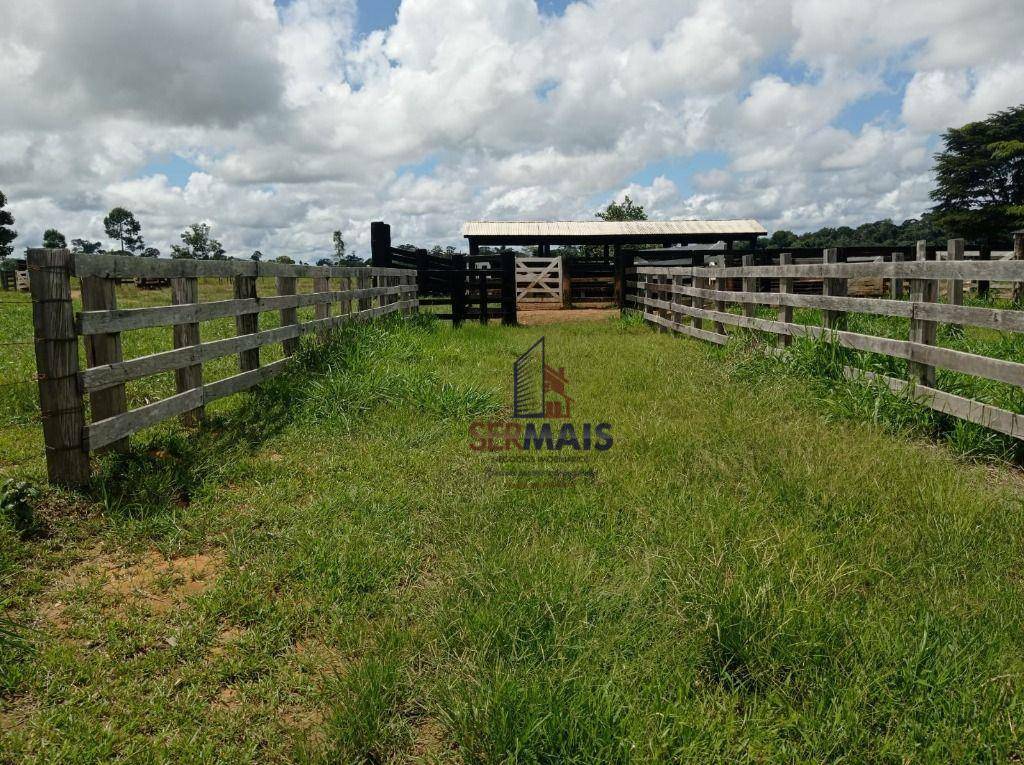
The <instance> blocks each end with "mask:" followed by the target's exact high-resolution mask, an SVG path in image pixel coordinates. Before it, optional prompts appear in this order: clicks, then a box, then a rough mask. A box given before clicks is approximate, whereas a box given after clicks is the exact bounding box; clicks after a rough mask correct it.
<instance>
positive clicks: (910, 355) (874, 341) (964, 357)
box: [635, 282, 1024, 386]
mask: <svg viewBox="0 0 1024 765" xmlns="http://www.w3.org/2000/svg"><path fill="white" fill-rule="evenodd" d="M933 284H934V282H933ZM635 302H638V303H640V304H641V305H647V306H650V307H653V308H664V307H666V306H668V305H669V304H668V303H667V302H666V301H663V300H657V299H654V298H644V297H638V298H636V301H635ZM678 309H679V311H680V312H681V313H686V314H688V315H691V316H699V317H701V318H705V319H713V320H716V321H721V322H722V323H724V324H730V325H733V326H739V327H745V328H747V329H757V330H761V331H763V332H773V333H787V334H791V335H793V336H794V337H808V338H812V339H817V338H820V337H823V336H825V337H827V338H828V339H832V340H834V341H835V342H838V343H839V344H840V345H842V346H844V347H846V348H852V349H854V350H858V351H867V352H870V353H880V354H882V355H885V356H892V357H893V358H898V359H905V360H907V361H912V362H915V363H917V364H920V365H926V366H932V367H935V366H940V367H943V368H945V369H951V370H953V371H956V372H963V373H965V374H969V375H974V376H976V377H984V378H987V379H989V380H997V381H999V382H1005V383H1009V384H1011V385H1022V386H1024V364H1020V363H1017V362H1014V361H1006V360H1004V359H995V358H991V357H989V356H979V355H977V354H974V353H968V352H966V351H958V350H954V349H952V348H942V347H939V346H936V345H931V344H923V343H920V342H916V341H908V340H895V339H891V338H886V337H875V336H873V335H862V334H859V333H856V332H847V331H840V330H828V329H825V328H822V327H814V326H808V325H804V324H788V323H785V322H779V321H771V320H768V319H759V318H752V317H749V316H737V315H736V314H731V313H722V312H719V311H708V310H704V309H699V308H690V307H686V306H678Z"/></svg>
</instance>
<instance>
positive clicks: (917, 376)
mask: <svg viewBox="0 0 1024 765" xmlns="http://www.w3.org/2000/svg"><path fill="white" fill-rule="evenodd" d="M927 259H928V243H927V242H925V241H920V242H918V243H917V260H918V261H919V262H923V261H926V260H927ZM938 293H939V283H938V281H936V280H935V279H911V281H910V299H911V301H912V302H913V303H934V302H935V301H936V300H937V299H938ZM914 313H915V314H916V313H917V306H914ZM937 328H938V325H937V324H936V322H934V321H927V320H925V319H918V318H912V319H911V320H910V342H912V343H919V344H921V345H934V344H935V338H936V334H937V332H936V330H937ZM907 366H908V369H909V370H910V377H911V379H912V380H914V381H915V382H916V383H917V384H918V385H926V386H928V387H929V388H930V387H933V386H934V385H935V367H933V366H931V365H929V364H923V363H921V362H918V361H910V362H908V364H907Z"/></svg>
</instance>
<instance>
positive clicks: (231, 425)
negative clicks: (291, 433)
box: [92, 315, 501, 519]
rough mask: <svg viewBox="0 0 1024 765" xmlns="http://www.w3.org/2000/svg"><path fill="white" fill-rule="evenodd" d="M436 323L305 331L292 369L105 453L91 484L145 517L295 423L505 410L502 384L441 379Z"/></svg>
mask: <svg viewBox="0 0 1024 765" xmlns="http://www.w3.org/2000/svg"><path fill="white" fill-rule="evenodd" d="M436 331H437V322H436V320H434V319H432V318H430V317H428V316H425V315H413V316H410V317H394V316H389V317H387V318H385V319H382V320H378V321H375V322H372V323H365V324H364V323H360V324H350V325H347V326H345V327H343V328H341V329H339V330H338V331H335V332H332V333H330V334H329V335H326V336H324V337H320V338H308V337H307V338H303V341H302V343H301V344H300V346H299V349H298V351H297V353H296V355H295V360H294V363H293V364H292V365H291V367H290V368H289V369H288V371H287V372H285V373H284V374H281V375H279V376H277V377H275V378H272V379H271V380H269V381H267V382H265V383H264V384H262V385H261V386H259V387H258V388H255V389H253V390H252V391H250V392H248V393H245V394H242V395H241V396H238V397H236V399H232V400H231V402H230V403H229V405H228V407H227V408H226V409H225V410H223V411H217V412H215V413H212V414H208V416H207V420H206V422H205V423H204V425H203V427H201V428H200V429H198V430H197V431H195V432H189V431H187V430H185V429H183V428H182V427H180V426H178V425H177V424H176V423H165V424H164V425H162V426H161V427H160V428H159V429H157V430H156V431H155V433H153V434H152V435H150V436H148V437H146V438H141V439H136V440H135V441H134V442H133V445H132V448H131V449H130V450H129V451H128V452H126V453H111V454H108V455H106V456H104V457H102V458H101V460H100V469H99V471H98V474H97V476H96V478H95V479H94V481H93V486H92V492H93V494H94V496H95V498H96V499H98V500H99V501H100V502H101V503H102V505H103V506H104V507H105V509H106V510H107V511H108V512H116V513H118V514H121V515H124V516H126V517H130V518H135V519H142V518H146V517H149V516H154V515H162V514H164V513H165V511H166V510H167V509H169V508H173V507H175V506H177V507H185V506H187V505H188V504H190V503H191V502H192V500H193V498H194V497H195V495H196V494H197V493H200V492H201V491H202V490H203V489H204V487H207V486H210V485H216V484H218V483H220V482H222V481H223V480H225V479H226V478H227V477H228V476H229V475H230V474H231V472H232V471H234V470H236V469H238V468H237V465H238V464H239V463H240V462H241V458H242V457H244V456H245V455H247V454H251V453H253V452H254V451H256V450H257V449H259V448H261V447H262V446H263V445H264V444H265V443H267V442H268V441H270V440H272V439H273V438H274V437H275V436H277V435H278V434H279V433H280V432H281V431H282V430H284V429H285V428H287V427H289V426H292V425H303V424H306V425H308V424H325V425H335V426H339V427H342V428H350V427H352V426H353V425H354V424H355V423H356V422H358V421H359V420H360V419H361V418H363V417H365V416H367V414H368V413H370V412H371V411H373V410H374V409H377V408H382V407H384V408H386V407H397V406H412V407H414V408H416V409H418V410H421V411H426V412H429V413H431V414H433V415H435V416H438V417H442V418H458V417H473V416H477V415H482V414H487V413H492V412H497V411H498V410H499V409H500V407H501V400H500V398H499V396H498V395H497V393H496V392H494V391H491V390H482V389H478V388H474V387H472V386H468V385H461V384H459V383H453V382H450V381H446V380H442V379H441V378H440V377H439V376H438V375H437V374H436V372H435V371H434V370H433V368H432V364H431V359H429V358H425V357H423V355H422V354H423V351H422V350H420V349H421V348H422V343H421V342H417V336H418V335H422V334H429V333H433V332H436Z"/></svg>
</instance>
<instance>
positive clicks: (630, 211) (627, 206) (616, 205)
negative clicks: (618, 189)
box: [596, 194, 647, 221]
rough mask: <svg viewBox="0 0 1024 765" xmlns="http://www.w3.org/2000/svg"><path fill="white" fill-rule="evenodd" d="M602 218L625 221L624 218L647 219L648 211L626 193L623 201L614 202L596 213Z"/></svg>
mask: <svg viewBox="0 0 1024 765" xmlns="http://www.w3.org/2000/svg"><path fill="white" fill-rule="evenodd" d="M596 217H598V218H600V219H601V220H608V221H623V220H647V213H646V212H644V208H643V206H642V205H638V204H636V203H635V202H633V200H632V199H630V198H629V195H628V194H627V195H626V198H625V199H623V200H622V201H621V202H612V203H611V204H610V205H608V206H607V207H606V208H605V209H604V210H602V211H601V212H599V213H597V214H596Z"/></svg>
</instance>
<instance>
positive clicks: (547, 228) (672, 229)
mask: <svg viewBox="0 0 1024 765" xmlns="http://www.w3.org/2000/svg"><path fill="white" fill-rule="evenodd" d="M767 233H768V232H767V231H766V230H765V228H764V226H762V225H761V224H760V223H758V222H757V221H756V220H638V221H623V222H615V221H603V220H599V221H470V222H469V223H466V224H465V225H464V226H463V227H462V235H463V236H466V237H469V236H518V237H537V238H544V237H554V236H693V235H702V236H709V235H716V234H733V235H740V236H742V235H749V236H754V235H757V236H763V235H766V234H767Z"/></svg>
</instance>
